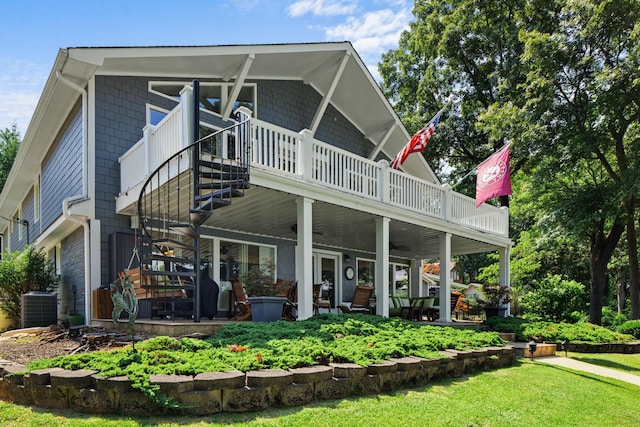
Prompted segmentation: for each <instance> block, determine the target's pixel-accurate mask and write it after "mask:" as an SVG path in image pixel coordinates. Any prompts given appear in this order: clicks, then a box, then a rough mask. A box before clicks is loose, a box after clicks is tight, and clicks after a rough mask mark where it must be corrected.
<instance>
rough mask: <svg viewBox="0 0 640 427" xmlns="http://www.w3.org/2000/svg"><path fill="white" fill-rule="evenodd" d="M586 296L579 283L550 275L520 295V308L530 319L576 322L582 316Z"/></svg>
mask: <svg viewBox="0 0 640 427" xmlns="http://www.w3.org/2000/svg"><path fill="white" fill-rule="evenodd" d="M586 297H587V293H586V291H585V288H584V285H582V284H581V283H578V282H576V281H574V280H564V279H562V277H561V276H559V275H550V276H547V277H545V278H544V279H542V280H541V281H540V282H538V283H536V286H535V289H534V290H533V291H531V292H528V293H526V294H525V295H524V296H523V297H522V310H523V312H524V313H525V315H526V316H527V317H530V318H532V319H538V320H546V321H551V322H576V321H578V320H580V319H581V318H582V315H583V312H584V307H586Z"/></svg>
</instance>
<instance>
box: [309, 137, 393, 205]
mask: <svg viewBox="0 0 640 427" xmlns="http://www.w3.org/2000/svg"><path fill="white" fill-rule="evenodd" d="M310 154H311V165H312V170H311V174H310V175H311V179H312V180H313V181H315V182H317V183H321V184H323V185H325V186H327V187H332V188H335V189H338V190H342V191H346V192H348V193H352V194H357V195H359V196H361V197H366V198H368V199H379V198H380V194H381V193H380V185H379V183H378V181H379V177H380V168H379V166H378V164H377V163H375V162H372V161H370V160H368V159H365V158H364V157H359V156H356V155H355V154H353V153H350V152H348V151H346V150H341V149H339V148H336V147H333V146H331V145H329V144H324V143H322V142H320V141H313V144H311V153H310ZM305 155H309V154H308V152H306V153H305Z"/></svg>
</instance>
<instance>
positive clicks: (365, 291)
mask: <svg viewBox="0 0 640 427" xmlns="http://www.w3.org/2000/svg"><path fill="white" fill-rule="evenodd" d="M373 290H374V289H373V287H370V286H356V290H355V291H354V292H353V299H352V300H351V305H349V306H348V305H345V304H341V305H339V306H338V308H340V311H342V312H343V313H367V314H370V313H371V306H370V303H369V301H370V299H371V295H373Z"/></svg>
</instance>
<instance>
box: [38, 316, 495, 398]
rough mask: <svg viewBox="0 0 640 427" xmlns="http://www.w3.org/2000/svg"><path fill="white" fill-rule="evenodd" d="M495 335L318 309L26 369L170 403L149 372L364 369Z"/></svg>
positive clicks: (469, 345) (491, 341) (483, 343)
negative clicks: (95, 377)
mask: <svg viewBox="0 0 640 427" xmlns="http://www.w3.org/2000/svg"><path fill="white" fill-rule="evenodd" d="M504 344H505V341H504V340H502V339H501V338H500V336H499V335H498V333H497V332H478V331H473V330H469V329H456V328H451V327H442V326H432V325H424V324H420V323H414V322H409V321H406V320H404V319H399V318H393V319H388V318H383V317H380V316H370V315H363V314H354V315H344V314H341V315H335V314H321V315H319V316H314V317H313V318H310V319H307V320H302V321H297V322H285V321H278V322H272V323H255V322H246V323H234V324H229V325H227V326H225V327H224V328H223V329H222V330H221V331H220V332H219V333H218V334H216V335H215V336H213V337H211V338H209V339H207V340H199V339H194V338H181V339H176V338H170V337H166V336H160V337H155V338H152V339H149V340H146V341H143V342H141V343H139V344H137V345H136V351H135V352H134V351H133V349H132V348H124V349H120V350H114V351H108V352H93V353H85V354H78V355H72V356H60V357H56V358H53V359H46V360H38V361H35V362H32V363H30V364H29V365H28V369H29V370H34V369H43V368H52V367H60V368H65V369H92V370H97V371H99V372H100V375H101V376H104V377H114V376H120V375H127V376H129V378H130V379H131V380H132V381H133V385H134V387H136V388H138V389H139V390H141V391H142V392H144V393H145V394H146V395H147V396H148V397H149V398H150V399H152V400H154V401H156V402H158V403H161V404H164V405H167V406H174V403H173V402H170V401H168V400H166V399H165V398H164V397H163V396H161V395H159V394H158V388H157V387H155V386H152V385H151V384H150V382H149V375H151V374H180V375H196V374H198V373H202V372H217V371H228V370H239V371H243V372H246V371H250V370H256V369H268V368H281V369H289V368H299V367H304V366H312V365H317V364H327V363H332V362H335V363H342V362H351V363H356V364H359V365H362V366H366V365H369V364H372V363H378V362H382V361H384V360H387V359H389V358H392V357H403V356H419V357H424V358H427V359H428V358H440V357H443V356H442V354H440V353H438V351H439V350H445V349H456V350H469V349H477V348H483V347H488V346H502V345H504Z"/></svg>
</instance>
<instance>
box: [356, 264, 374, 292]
mask: <svg viewBox="0 0 640 427" xmlns="http://www.w3.org/2000/svg"><path fill="white" fill-rule="evenodd" d="M360 261H367V262H371V263H373V283H365V284H364V285H365V286H373V287H375V285H376V260H375V259H370V258H361V257H357V258H356V283H357V284H358V285H360V269H359V268H358V267H359V266H358V263H359V262H360Z"/></svg>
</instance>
